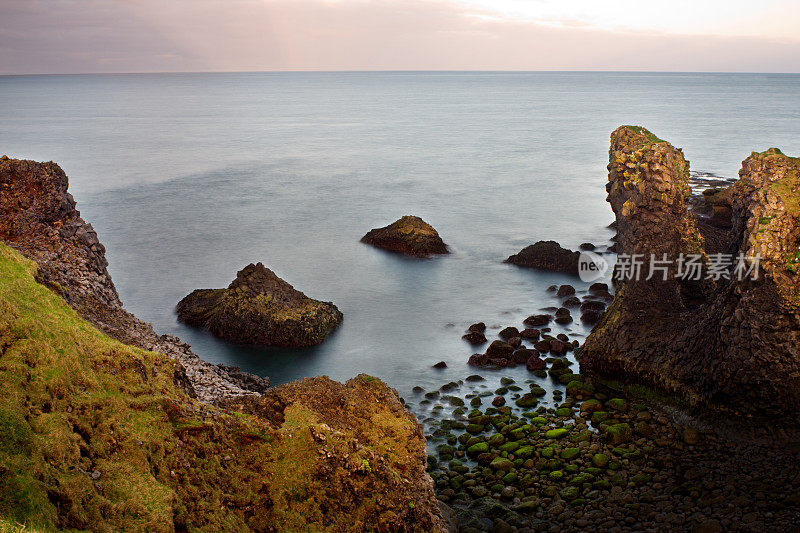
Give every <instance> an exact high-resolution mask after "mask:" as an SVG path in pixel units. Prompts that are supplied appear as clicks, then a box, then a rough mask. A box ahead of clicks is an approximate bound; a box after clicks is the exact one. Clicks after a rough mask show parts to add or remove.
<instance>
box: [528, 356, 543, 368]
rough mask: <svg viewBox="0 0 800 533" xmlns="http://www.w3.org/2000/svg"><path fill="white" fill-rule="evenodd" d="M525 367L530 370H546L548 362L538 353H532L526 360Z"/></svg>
mask: <svg viewBox="0 0 800 533" xmlns="http://www.w3.org/2000/svg"><path fill="white" fill-rule="evenodd" d="M525 367H526V368H527V369H528V370H544V369H545V368H547V363H545V362H544V361H543V360H542V359H541V358H540V357H539V356H538V355H532V356H531V357H529V358H528V360H527V361H526V362H525Z"/></svg>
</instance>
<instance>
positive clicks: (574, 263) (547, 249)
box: [505, 241, 580, 276]
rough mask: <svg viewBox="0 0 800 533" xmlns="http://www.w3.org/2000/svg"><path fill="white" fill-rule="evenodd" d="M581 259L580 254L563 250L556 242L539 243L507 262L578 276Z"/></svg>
mask: <svg viewBox="0 0 800 533" xmlns="http://www.w3.org/2000/svg"><path fill="white" fill-rule="evenodd" d="M579 257H580V252H573V251H572V250H567V249H565V248H562V247H561V245H560V244H558V243H557V242H555V241H539V242H537V243H536V244H531V245H530V246H526V247H525V248H523V249H522V250H520V252H519V253H516V254H514V255H512V256H510V257H509V258H508V259H506V261H505V262H506V263H511V264H514V265H518V266H521V267H526V268H536V269H539V270H551V271H553V272H564V273H565V274H570V275H573V276H577V275H578V258H579Z"/></svg>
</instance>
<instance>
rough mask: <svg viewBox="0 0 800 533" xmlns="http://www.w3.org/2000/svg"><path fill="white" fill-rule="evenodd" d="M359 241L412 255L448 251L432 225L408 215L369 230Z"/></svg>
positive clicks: (429, 254)
mask: <svg viewBox="0 0 800 533" xmlns="http://www.w3.org/2000/svg"><path fill="white" fill-rule="evenodd" d="M361 242H363V243H366V244H370V245H372V246H375V247H378V248H383V249H385V250H390V251H392V252H398V253H402V254H405V255H410V256H414V257H429V256H431V255H440V254H447V253H449V251H448V250H447V245H446V244H445V243H444V241H442V238H441V237H439V233H437V231H436V230H435V229H434V228H433V226H431V225H430V224H428V223H427V222H425V221H424V220H422V219H421V218H419V217H415V216H408V215H407V216H404V217H402V218H400V219H399V220H397V221H395V222H393V223H391V224H389V225H388V226H386V227H383V228H376V229H373V230H370V231H369V232H368V233H367V234H366V235H364V236H363V237H362V238H361Z"/></svg>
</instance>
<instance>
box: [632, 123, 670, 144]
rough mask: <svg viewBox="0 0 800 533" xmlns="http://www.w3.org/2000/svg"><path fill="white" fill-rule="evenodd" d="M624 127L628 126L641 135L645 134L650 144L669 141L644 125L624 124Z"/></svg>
mask: <svg viewBox="0 0 800 533" xmlns="http://www.w3.org/2000/svg"><path fill="white" fill-rule="evenodd" d="M622 127H623V128H627V129H629V130H631V131H633V132H634V133H638V134H639V135H643V136H644V137H645V138H646V139H647V140H648V142H649V144H656V143H663V142H667V141H665V140H664V139H660V138H659V137H657V136H656V135H655V134H654V133H653V132H651V131H650V130H648V129H647V128H645V127H643V126H628V125H626V126H622Z"/></svg>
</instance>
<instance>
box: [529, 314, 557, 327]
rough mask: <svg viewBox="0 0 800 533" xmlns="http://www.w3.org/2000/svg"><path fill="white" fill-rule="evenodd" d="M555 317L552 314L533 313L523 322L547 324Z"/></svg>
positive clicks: (537, 324)
mask: <svg viewBox="0 0 800 533" xmlns="http://www.w3.org/2000/svg"><path fill="white" fill-rule="evenodd" d="M552 319H553V317H552V316H551V315H531V316H529V317H528V318H526V319H525V320H523V322H524V323H525V324H526V325H528V326H545V325H547V324H549V323H550V321H551V320H552Z"/></svg>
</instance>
